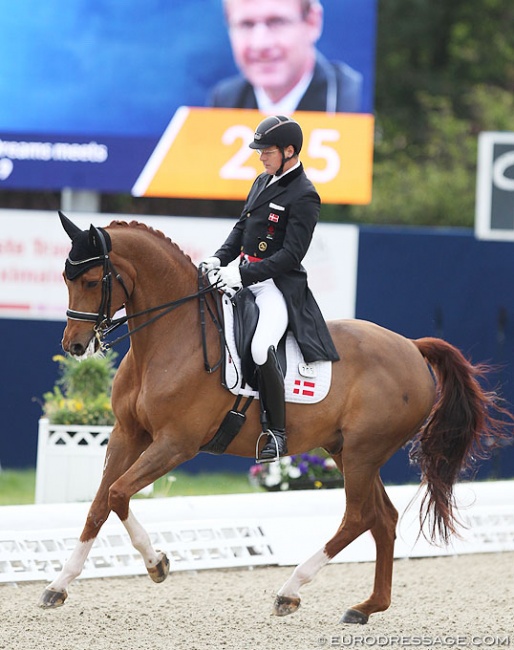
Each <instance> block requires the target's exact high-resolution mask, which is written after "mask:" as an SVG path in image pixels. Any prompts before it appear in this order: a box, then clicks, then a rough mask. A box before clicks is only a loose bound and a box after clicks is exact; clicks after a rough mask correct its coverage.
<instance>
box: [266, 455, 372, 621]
mask: <svg viewBox="0 0 514 650" xmlns="http://www.w3.org/2000/svg"><path fill="white" fill-rule="evenodd" d="M338 464H339V463H338ZM377 475H378V469H376V468H374V467H373V468H366V467H365V466H361V467H359V468H358V470H357V471H349V469H348V467H345V491H346V512H345V515H344V517H343V521H342V523H341V526H340V527H339V529H338V531H337V533H336V534H335V535H334V537H332V539H330V540H329V541H328V542H327V544H326V545H325V546H324V548H322V549H320V550H319V551H318V552H317V553H315V554H314V555H313V556H312V557H311V558H309V559H308V560H307V561H306V562H303V563H302V564H300V565H298V566H297V567H296V569H295V570H294V572H293V574H292V576H291V577H290V578H289V580H288V581H287V582H286V583H285V584H284V586H283V587H282V588H281V589H280V591H279V592H278V594H277V597H276V599H275V604H274V608H273V613H274V614H276V615H277V616H286V615H287V614H293V613H294V612H295V611H296V610H297V609H298V607H299V606H300V595H299V590H300V588H301V587H302V586H303V585H304V584H306V583H308V582H311V581H312V580H313V579H314V577H315V576H316V574H317V573H318V572H319V571H320V570H321V569H322V568H323V567H324V566H325V565H326V564H328V562H330V560H331V559H332V558H334V557H335V556H336V555H337V554H338V553H340V552H341V551H342V550H343V548H345V547H346V546H348V544H350V543H351V542H353V540H354V539H356V538H357V537H359V535H361V534H362V533H364V532H365V531H366V530H370V529H371V528H372V527H373V526H374V525H375V522H376V506H375V491H374V489H373V487H374V482H375V477H376V476H377ZM361 622H365V621H361Z"/></svg>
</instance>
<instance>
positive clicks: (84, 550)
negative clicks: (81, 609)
mask: <svg viewBox="0 0 514 650" xmlns="http://www.w3.org/2000/svg"><path fill="white" fill-rule="evenodd" d="M118 440H119V435H118V432H117V430H116V427H115V428H114V429H113V432H112V434H111V437H110V440H109V444H108V445H107V450H106V454H105V464H104V470H103V475H102V481H101V483H100V487H99V488H98V492H97V493H96V496H95V498H94V500H93V503H92V504H91V508H90V509H89V512H88V515H87V519H86V523H85V526H84V529H83V530H82V533H81V535H80V538H79V541H78V543H77V545H76V547H75V549H74V550H73V551H72V553H71V555H70V557H69V558H68V559H67V560H66V562H65V563H64V566H63V568H62V570H61V572H60V573H59V575H58V576H57V577H56V578H55V580H53V581H52V582H51V583H50V584H49V585H48V587H47V588H46V589H45V590H44V592H43V593H42V595H41V598H40V600H39V606H40V607H43V608H45V609H51V608H55V607H59V606H60V605H63V604H64V601H65V600H66V598H67V597H68V587H69V585H70V584H71V582H72V581H73V580H74V579H75V578H77V577H78V576H79V575H80V574H81V573H82V570H83V568H84V564H85V562H86V560H87V557H88V555H89V552H90V551H91V548H92V546H93V544H94V543H95V540H96V538H97V536H98V533H99V532H100V529H101V528H102V526H103V524H104V523H105V521H106V520H107V517H108V516H109V512H110V508H109V488H110V487H111V485H112V483H113V482H114V481H115V480H116V479H117V478H118V477H119V476H120V475H121V474H123V472H124V471H125V470H126V469H127V467H129V466H130V465H131V464H132V463H133V462H134V460H135V458H137V457H138V456H139V455H140V454H141V452H142V451H143V446H142V445H139V446H137V445H135V446H133V447H132V448H127V447H126V446H124V445H122V444H119V443H118Z"/></svg>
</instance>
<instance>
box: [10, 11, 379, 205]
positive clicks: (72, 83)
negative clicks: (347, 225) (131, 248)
mask: <svg viewBox="0 0 514 650" xmlns="http://www.w3.org/2000/svg"><path fill="white" fill-rule="evenodd" d="M2 5H4V6H3V11H2V16H3V18H2V21H0V189H38V190H41V189H42V190H59V189H62V188H64V187H69V188H73V189H90V190H95V191H99V192H132V193H133V194H136V195H147V196H182V197H186V198H188V197H189V198H224V199H240V198H244V196H246V193H247V191H248V187H249V183H248V181H249V180H251V178H253V177H255V175H256V174H257V173H258V172H259V171H261V168H260V166H259V161H258V159H257V158H256V157H255V155H254V157H251V156H249V157H248V159H246V158H245V156H246V155H247V152H246V146H247V144H248V141H250V140H251V137H252V133H253V129H254V128H255V126H256V125H257V124H258V122H259V121H260V120H261V119H262V117H263V114H265V113H269V112H276V113H279V112H283V113H286V114H291V115H294V117H295V118H296V119H297V120H298V121H299V122H300V124H301V125H302V128H304V131H305V135H306V138H305V146H304V150H303V151H302V162H304V165H305V166H306V168H310V169H311V170H312V171H313V181H314V182H315V183H316V186H317V187H318V190H319V191H320V194H321V195H322V197H323V198H324V199H325V200H330V201H331V202H341V203H352V202H358V203H365V202H367V201H369V199H370V191H371V160H372V132H373V126H372V123H373V117H372V112H373V88H374V50H375V14H376V0H322V1H321V3H318V2H317V1H316V0H310V1H309V0H282V1H281V2H280V3H277V2H274V0H273V1H272V0H188V1H187V2H169V1H168V0H145V1H144V2H143V0H124V2H123V3H119V2H117V1H116V0H88V1H87V2H84V0H46V1H45V2H44V3H34V2H31V0H17V2H15V3H12V2H10V3H9V4H7V0H0V8H2ZM300 43H301V47H299V44H300ZM230 114H231V115H232V117H230ZM197 125H200V129H199V130H197ZM200 134H201V137H200ZM356 149H358V150H359V152H358V159H354V157H353V156H354V153H355V150H356ZM240 151H241V152H244V153H239V152H240ZM213 159H216V163H215V165H211V166H209V165H208V164H207V163H208V162H209V161H212V160H213ZM203 161H205V162H203ZM197 164H200V166H203V167H202V169H201V173H202V175H203V178H204V180H205V182H204V183H193V184H192V183H189V184H186V185H184V183H183V182H182V180H181V178H183V176H184V169H187V170H189V171H190V173H195V169H196V168H197V167H196V166H197ZM350 172H351V176H349V174H350ZM181 175H182V176H181ZM356 177H357V186H358V187H359V189H358V190H357V191H355V190H353V189H352V188H353V187H355V181H356ZM336 187H340V188H341V189H340V190H336V189H335V188H336Z"/></svg>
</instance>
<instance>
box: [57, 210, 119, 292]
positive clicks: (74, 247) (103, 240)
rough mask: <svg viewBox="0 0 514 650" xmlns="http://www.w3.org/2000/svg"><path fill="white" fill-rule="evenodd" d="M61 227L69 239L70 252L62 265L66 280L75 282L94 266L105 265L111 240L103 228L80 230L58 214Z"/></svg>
mask: <svg viewBox="0 0 514 650" xmlns="http://www.w3.org/2000/svg"><path fill="white" fill-rule="evenodd" d="M59 217H60V219H61V223H62V226H63V228H64V230H65V231H66V232H67V234H68V236H69V238H70V239H71V250H70V253H69V255H68V259H67V260H66V263H65V265H64V273H65V275H66V277H67V278H68V280H75V278H78V277H79V275H82V273H85V272H86V271H88V270H89V269H91V268H93V267H94V266H99V265H101V264H104V263H105V260H106V256H107V255H108V253H109V251H110V250H111V238H110V236H109V233H108V232H107V231H106V230H105V229H104V228H96V227H95V226H93V225H92V226H91V227H90V228H89V230H80V228H79V227H78V226H76V225H75V224H74V223H72V222H71V221H70V220H69V219H68V217H66V215H64V214H63V213H62V212H59Z"/></svg>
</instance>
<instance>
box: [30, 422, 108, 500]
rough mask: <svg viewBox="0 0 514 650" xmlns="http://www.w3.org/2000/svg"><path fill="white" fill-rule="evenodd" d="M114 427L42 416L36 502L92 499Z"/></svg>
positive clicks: (100, 475)
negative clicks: (66, 422) (52, 420)
mask: <svg viewBox="0 0 514 650" xmlns="http://www.w3.org/2000/svg"><path fill="white" fill-rule="evenodd" d="M111 430H112V427H110V426H97V427H94V426H79V425H64V424H50V422H49V421H48V419H47V418H41V419H40V420H39V430H38V445H37V464H36V503H63V502H64V503H74V502H76V501H91V500H92V499H93V497H94V496H95V493H96V490H97V489H98V486H99V485H100V479H101V478H102V470H103V465H104V461H105V449H106V446H107V442H108V441H109V436H110V433H111Z"/></svg>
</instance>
